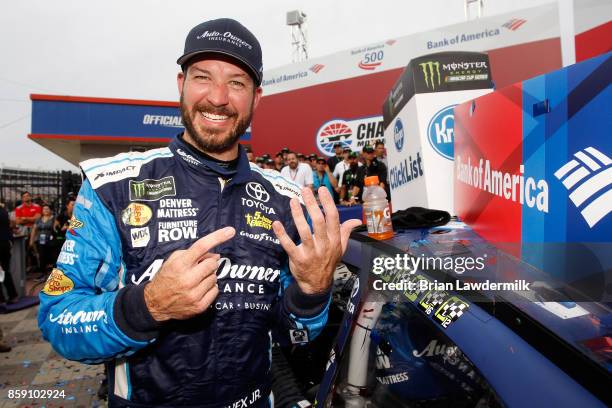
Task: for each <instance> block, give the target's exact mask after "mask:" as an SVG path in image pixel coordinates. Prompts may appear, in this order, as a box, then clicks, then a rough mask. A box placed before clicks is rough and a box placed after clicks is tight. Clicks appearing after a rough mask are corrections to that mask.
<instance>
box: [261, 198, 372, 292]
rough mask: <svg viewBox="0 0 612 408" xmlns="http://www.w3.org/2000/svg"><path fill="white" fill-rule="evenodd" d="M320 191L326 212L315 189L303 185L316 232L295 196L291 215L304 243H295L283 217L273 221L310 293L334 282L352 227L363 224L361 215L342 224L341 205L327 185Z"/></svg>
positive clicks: (298, 277)
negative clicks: (283, 222)
mask: <svg viewBox="0 0 612 408" xmlns="http://www.w3.org/2000/svg"><path fill="white" fill-rule="evenodd" d="M318 193H319V200H320V201H321V205H322V206H323V210H324V211H325V215H323V213H322V212H321V209H320V208H319V206H318V205H317V201H316V200H315V197H314V194H313V193H312V191H311V190H310V189H308V188H303V189H302V198H303V199H304V204H305V205H306V210H307V211H308V215H310V219H311V220H312V226H313V230H314V234H313V233H311V231H310V227H309V226H308V223H307V221H306V218H305V217H304V212H303V211H302V206H301V205H300V203H299V202H298V200H297V199H292V200H291V203H290V206H291V215H292V216H293V222H294V223H295V226H296V228H297V230H298V233H299V235H300V239H301V241H302V242H301V243H300V245H295V243H294V242H293V241H292V240H291V238H290V237H289V235H287V232H286V231H285V228H284V227H283V225H282V223H281V222H280V221H274V223H273V224H272V228H273V229H274V233H275V234H276V236H277V238H278V240H279V241H280V244H281V245H282V247H283V248H284V249H285V251H286V252H287V255H289V268H290V269H291V274H292V275H293V277H294V278H295V280H296V282H297V284H298V285H299V286H300V289H301V290H302V292H304V293H307V294H314V293H321V292H324V291H326V290H327V289H328V288H329V287H330V286H331V284H332V280H333V276H334V270H335V269H336V264H337V263H338V261H339V260H340V258H342V255H343V254H344V252H345V251H346V246H347V244H348V239H349V236H350V234H351V230H352V229H353V228H355V227H357V226H359V225H361V221H360V220H357V219H352V220H348V221H345V222H344V223H342V225H340V217H339V215H338V209H337V208H336V205H335V204H334V200H333V198H332V197H331V195H330V193H329V191H328V190H327V188H325V187H320V188H319V190H318Z"/></svg>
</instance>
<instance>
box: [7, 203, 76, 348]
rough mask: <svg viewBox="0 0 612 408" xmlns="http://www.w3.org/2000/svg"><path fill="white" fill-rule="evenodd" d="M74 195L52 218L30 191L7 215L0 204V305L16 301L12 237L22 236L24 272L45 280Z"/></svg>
mask: <svg viewBox="0 0 612 408" xmlns="http://www.w3.org/2000/svg"><path fill="white" fill-rule="evenodd" d="M75 201H76V196H75V195H74V194H71V195H69V196H68V197H67V200H66V207H65V209H64V210H63V211H62V212H61V213H60V214H59V215H57V216H56V215H55V214H54V213H53V210H52V208H51V206H50V205H49V204H48V203H47V202H45V201H44V200H41V199H37V200H33V199H32V194H30V192H29V191H24V192H22V193H21V203H20V204H19V205H17V206H16V207H15V210H14V211H11V212H9V211H8V210H7V209H6V208H5V207H4V205H2V204H1V203H0V267H1V269H2V271H4V273H3V274H2V273H0V274H2V275H3V279H0V306H4V305H5V304H9V305H10V304H14V303H17V301H18V300H19V296H18V293H17V290H16V288H15V283H14V282H13V279H12V275H11V273H9V272H10V265H11V257H12V251H13V248H12V246H13V238H14V237H25V240H26V271H27V272H28V273H33V274H38V275H39V276H38V278H39V280H40V281H41V282H42V281H45V280H46V279H47V276H48V275H49V273H50V272H51V270H52V269H53V267H54V266H55V261H56V259H57V257H58V255H59V253H60V251H61V248H62V245H63V243H64V241H65V240H66V231H67V230H68V228H69V225H70V218H71V217H72V209H73V207H74V203H75ZM0 351H2V347H1V343H0Z"/></svg>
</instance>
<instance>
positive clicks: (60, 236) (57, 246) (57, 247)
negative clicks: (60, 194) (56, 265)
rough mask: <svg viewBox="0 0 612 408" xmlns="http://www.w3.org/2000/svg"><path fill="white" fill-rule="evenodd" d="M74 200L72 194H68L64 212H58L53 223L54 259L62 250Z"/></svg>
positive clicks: (74, 197)
mask: <svg viewBox="0 0 612 408" xmlns="http://www.w3.org/2000/svg"><path fill="white" fill-rule="evenodd" d="M76 199H77V197H76V196H75V195H74V194H69V195H68V197H67V198H66V206H65V207H64V210H63V211H62V212H60V213H59V214H58V216H57V217H55V222H54V223H53V246H54V254H53V258H54V259H57V257H58V256H59V254H60V252H61V250H62V246H63V245H64V242H66V232H67V231H68V229H69V228H70V219H71V218H72V212H73V210H74V204H75V203H76Z"/></svg>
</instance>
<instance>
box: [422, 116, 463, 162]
mask: <svg viewBox="0 0 612 408" xmlns="http://www.w3.org/2000/svg"><path fill="white" fill-rule="evenodd" d="M455 106H457V105H456V104H455V105H450V106H447V107H445V108H442V109H440V110H439V111H438V112H437V113H436V114H435V115H434V116H433V118H431V120H430V121H429V125H428V126H427V134H428V136H429V137H428V138H429V144H430V145H431V147H433V149H434V150H435V151H436V152H438V153H439V154H440V155H441V156H442V157H444V158H446V159H448V160H454V159H455V158H454V153H455V147H454V135H453V132H454V127H455V115H454V113H453V108H454V107H455Z"/></svg>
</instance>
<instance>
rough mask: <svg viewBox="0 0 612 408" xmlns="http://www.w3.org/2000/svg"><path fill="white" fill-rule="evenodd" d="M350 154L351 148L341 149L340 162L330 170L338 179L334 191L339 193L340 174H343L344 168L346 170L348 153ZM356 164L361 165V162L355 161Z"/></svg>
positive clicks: (340, 184)
mask: <svg viewBox="0 0 612 408" xmlns="http://www.w3.org/2000/svg"><path fill="white" fill-rule="evenodd" d="M350 154H351V148H350V147H345V148H344V149H343V150H342V159H343V160H342V161H341V162H340V163H338V164H336V168H335V169H334V171H333V172H332V174H333V175H334V177H335V178H336V180H338V187H337V189H336V192H337V193H338V194H340V188H341V187H342V176H343V175H344V172H345V171H346V170H348V168H349V166H350V162H349V155H350ZM357 165H358V166H361V165H362V164H361V163H359V162H357Z"/></svg>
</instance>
